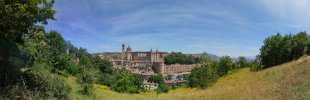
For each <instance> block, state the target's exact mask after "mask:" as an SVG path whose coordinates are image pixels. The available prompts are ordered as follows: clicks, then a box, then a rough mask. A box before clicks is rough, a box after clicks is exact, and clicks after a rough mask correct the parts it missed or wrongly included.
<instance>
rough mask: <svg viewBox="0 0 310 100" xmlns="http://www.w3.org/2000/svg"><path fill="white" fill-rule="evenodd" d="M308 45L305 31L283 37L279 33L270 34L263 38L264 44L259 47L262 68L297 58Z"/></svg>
mask: <svg viewBox="0 0 310 100" xmlns="http://www.w3.org/2000/svg"><path fill="white" fill-rule="evenodd" d="M308 46H309V36H308V35H307V33H306V32H299V33H297V34H295V35H292V34H287V35H285V36H284V37H282V36H281V34H280V33H277V34H276V35H273V36H270V37H268V38H266V39H265V40H264V45H263V46H262V47H261V49H260V55H259V58H260V62H261V64H262V68H263V69H264V68H268V67H271V66H275V65H279V64H282V63H285V62H288V61H291V60H294V59H298V58H299V57H301V56H303V55H306V54H307V51H308V50H309V48H308Z"/></svg>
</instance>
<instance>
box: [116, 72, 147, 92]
mask: <svg viewBox="0 0 310 100" xmlns="http://www.w3.org/2000/svg"><path fill="white" fill-rule="evenodd" d="M112 80H113V81H112V84H111V89H112V90H114V91H117V92H128V93H139V90H141V89H143V88H142V85H143V78H142V76H140V75H134V74H133V73H131V72H130V71H128V70H126V69H125V68H122V69H120V70H116V71H115V72H114V73H113V74H112Z"/></svg>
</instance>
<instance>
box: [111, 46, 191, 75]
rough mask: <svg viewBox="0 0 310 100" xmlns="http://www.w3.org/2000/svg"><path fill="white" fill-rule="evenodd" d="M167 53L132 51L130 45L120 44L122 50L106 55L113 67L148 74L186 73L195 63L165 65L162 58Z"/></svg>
mask: <svg viewBox="0 0 310 100" xmlns="http://www.w3.org/2000/svg"><path fill="white" fill-rule="evenodd" d="M167 55H169V53H168V52H160V51H158V50H155V51H153V50H152V49H151V50H149V51H133V50H132V48H131V47H130V46H128V47H127V48H126V47H125V45H124V44H122V52H121V53H117V54H114V55H106V58H108V59H109V60H110V61H111V62H112V63H113V65H114V67H115V68H123V67H125V68H126V69H128V70H130V71H131V72H132V73H137V74H142V75H143V76H146V77H147V76H150V75H153V74H157V73H161V74H164V75H168V74H176V73H184V72H185V73H188V72H190V71H191V70H192V69H193V68H195V67H196V66H197V65H195V64H191V65H182V64H173V65H165V63H164V58H165V57H166V56H167Z"/></svg>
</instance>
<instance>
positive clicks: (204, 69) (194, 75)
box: [188, 65, 218, 89]
mask: <svg viewBox="0 0 310 100" xmlns="http://www.w3.org/2000/svg"><path fill="white" fill-rule="evenodd" d="M217 79H218V75H217V74H216V70H213V68H211V67H209V66H207V65H203V66H201V67H196V68H194V69H193V70H192V72H191V74H190V75H189V83H188V85H189V86H190V87H199V88H202V89H205V88H207V87H208V86H210V85H212V84H213V83H214V82H215V81H216V80H217Z"/></svg>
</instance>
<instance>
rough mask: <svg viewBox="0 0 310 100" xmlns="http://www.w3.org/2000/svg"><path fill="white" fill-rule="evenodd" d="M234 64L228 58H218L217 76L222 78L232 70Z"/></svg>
mask: <svg viewBox="0 0 310 100" xmlns="http://www.w3.org/2000/svg"><path fill="white" fill-rule="evenodd" d="M233 65H234V63H233V62H232V60H231V58H230V57H229V56H223V57H221V58H220V62H219V63H218V74H219V76H224V75H226V74H227V73H228V71H229V70H231V69H233Z"/></svg>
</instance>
